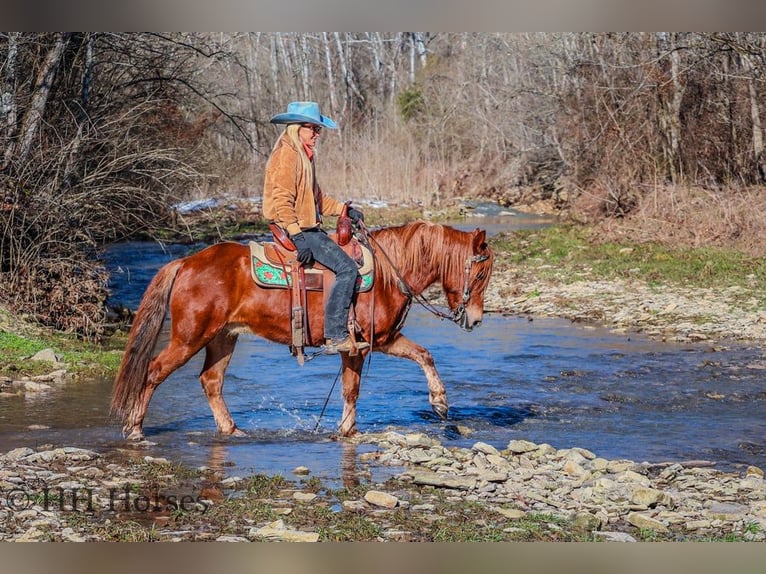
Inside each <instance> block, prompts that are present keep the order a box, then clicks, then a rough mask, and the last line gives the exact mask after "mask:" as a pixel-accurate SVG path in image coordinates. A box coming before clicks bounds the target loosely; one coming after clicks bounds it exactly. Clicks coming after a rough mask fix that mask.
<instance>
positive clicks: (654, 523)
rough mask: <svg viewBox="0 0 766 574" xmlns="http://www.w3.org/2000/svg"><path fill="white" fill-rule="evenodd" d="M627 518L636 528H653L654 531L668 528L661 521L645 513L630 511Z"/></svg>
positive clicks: (663, 530)
mask: <svg viewBox="0 0 766 574" xmlns="http://www.w3.org/2000/svg"><path fill="white" fill-rule="evenodd" d="M627 520H628V522H629V523H630V524H632V525H633V526H635V527H636V528H646V529H649V530H654V531H655V532H667V531H668V528H667V526H665V525H664V524H663V523H662V522H660V521H659V520H657V519H656V518H652V517H651V516H647V515H646V514H641V513H638V512H631V513H630V514H628V517H627Z"/></svg>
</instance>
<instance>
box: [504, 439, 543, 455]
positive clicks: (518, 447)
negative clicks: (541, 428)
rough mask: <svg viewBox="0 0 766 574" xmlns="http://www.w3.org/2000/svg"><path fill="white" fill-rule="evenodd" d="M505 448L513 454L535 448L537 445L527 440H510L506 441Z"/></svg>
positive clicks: (530, 450)
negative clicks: (506, 445)
mask: <svg viewBox="0 0 766 574" xmlns="http://www.w3.org/2000/svg"><path fill="white" fill-rule="evenodd" d="M507 449H508V450H509V451H511V452H512V453H513V454H523V453H525V452H532V451H533V450H537V445H536V444H535V443H533V442H530V441H528V440H512V441H511V442H509V443H508V447H507Z"/></svg>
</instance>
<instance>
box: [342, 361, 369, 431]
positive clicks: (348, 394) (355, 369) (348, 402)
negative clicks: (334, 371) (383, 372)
mask: <svg viewBox="0 0 766 574" xmlns="http://www.w3.org/2000/svg"><path fill="white" fill-rule="evenodd" d="M341 357H342V360H343V378H342V380H343V417H342V418H341V420H340V426H339V427H338V431H339V432H340V434H341V436H352V435H355V434H356V432H357V431H356V401H357V399H358V398H359V383H360V381H361V378H362V367H363V366H364V357H365V354H363V353H359V354H357V355H355V356H353V357H352V356H350V355H349V354H348V353H342V354H341Z"/></svg>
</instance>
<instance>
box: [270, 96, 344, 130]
mask: <svg viewBox="0 0 766 574" xmlns="http://www.w3.org/2000/svg"><path fill="white" fill-rule="evenodd" d="M302 122H306V123H309V124H317V125H320V126H324V127H326V128H330V129H331V130H334V129H336V128H337V127H338V124H336V123H335V122H334V121H332V120H331V119H330V118H328V117H327V116H323V115H322V114H320V113H319V104H318V103H316V102H290V103H289V104H287V112H285V113H284V114H277V115H276V116H274V117H273V118H271V123H272V124H295V123H302Z"/></svg>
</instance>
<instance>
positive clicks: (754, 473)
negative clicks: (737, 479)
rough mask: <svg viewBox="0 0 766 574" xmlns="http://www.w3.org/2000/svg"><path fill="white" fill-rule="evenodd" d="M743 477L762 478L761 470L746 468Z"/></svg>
mask: <svg viewBox="0 0 766 574" xmlns="http://www.w3.org/2000/svg"><path fill="white" fill-rule="evenodd" d="M745 476H746V477H747V476H760V477H761V478H763V469H760V468H758V467H757V466H748V467H747V470H746V471H745Z"/></svg>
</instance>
